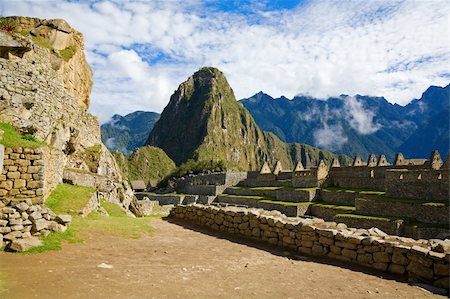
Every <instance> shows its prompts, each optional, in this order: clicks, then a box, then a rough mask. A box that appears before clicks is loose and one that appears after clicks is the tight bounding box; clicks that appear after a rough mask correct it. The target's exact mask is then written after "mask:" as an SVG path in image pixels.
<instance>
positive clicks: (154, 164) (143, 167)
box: [121, 146, 176, 184]
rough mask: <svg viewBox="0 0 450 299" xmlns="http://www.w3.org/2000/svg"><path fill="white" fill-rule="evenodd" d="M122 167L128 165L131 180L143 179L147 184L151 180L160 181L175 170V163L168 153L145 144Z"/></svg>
mask: <svg viewBox="0 0 450 299" xmlns="http://www.w3.org/2000/svg"><path fill="white" fill-rule="evenodd" d="M121 164H122V167H124V166H125V164H127V165H128V167H127V172H128V178H129V179H130V180H143V181H144V182H145V183H146V184H148V183H149V182H150V181H156V182H159V181H161V180H162V179H163V178H165V177H167V176H168V175H170V174H171V173H172V172H173V171H175V169H176V166H175V163H174V162H173V161H172V160H171V159H170V158H169V157H168V156H167V155H166V153H165V152H164V151H163V150H162V149H160V148H157V147H154V146H144V147H141V148H138V149H137V150H135V151H134V152H133V153H132V154H131V155H130V156H129V157H128V159H127V162H126V163H125V162H124V161H122V163H121Z"/></svg>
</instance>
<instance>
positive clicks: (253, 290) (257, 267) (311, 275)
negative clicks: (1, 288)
mask: <svg viewBox="0 0 450 299" xmlns="http://www.w3.org/2000/svg"><path fill="white" fill-rule="evenodd" d="M149 221H150V223H151V225H152V226H153V227H154V228H155V232H154V233H151V234H147V235H145V236H143V237H142V238H140V239H138V240H130V239H125V238H121V237H115V236H111V235H99V234H97V235H93V236H92V238H91V239H90V240H88V241H86V242H85V243H83V244H66V245H64V247H63V250H61V251H52V252H46V253H41V254H34V255H19V254H11V253H1V254H0V272H2V274H3V277H4V278H6V289H7V290H6V291H5V292H4V293H2V294H1V295H0V297H2V298H20V299H24V298H317V299H318V298H432V297H439V296H436V295H433V294H431V293H429V292H428V291H425V290H423V289H420V288H417V287H414V286H410V285H408V284H407V283H404V282H398V281H395V280H393V279H392V277H391V278H381V275H382V274H380V273H376V272H366V273H364V272H363V271H367V270H364V268H355V267H353V268H348V266H346V265H343V264H335V265H330V264H327V263H326V262H324V261H323V260H317V259H312V258H306V257H301V256H295V255H294V256H290V255H289V254H288V253H287V252H284V251H282V250H280V249H276V248H272V247H265V246H264V245H261V244H260V243H252V242H247V241H244V240H241V239H226V238H222V237H221V236H220V235H219V234H215V233H208V232H207V231H204V230H203V229H201V228H198V227H195V226H189V225H187V224H186V225H180V224H182V223H178V224H174V223H170V222H168V221H166V220H162V219H152V220H149ZM205 232H206V233H205ZM101 263H105V264H108V265H112V266H113V268H112V269H105V268H99V267H97V266H98V265H99V264H101ZM346 267H347V268H346Z"/></svg>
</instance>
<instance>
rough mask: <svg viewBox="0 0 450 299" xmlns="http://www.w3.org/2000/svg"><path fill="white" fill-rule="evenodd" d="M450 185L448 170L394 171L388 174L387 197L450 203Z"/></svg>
mask: <svg viewBox="0 0 450 299" xmlns="http://www.w3.org/2000/svg"><path fill="white" fill-rule="evenodd" d="M449 184H450V183H449V172H448V169H447V170H445V169H442V170H433V169H421V170H406V169H392V170H389V171H387V172H386V195H387V196H392V197H399V198H411V199H417V198H418V199H427V200H440V201H447V202H448V200H449V198H450V193H449Z"/></svg>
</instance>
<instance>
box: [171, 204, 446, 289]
mask: <svg viewBox="0 0 450 299" xmlns="http://www.w3.org/2000/svg"><path fill="white" fill-rule="evenodd" d="M270 215H275V214H274V213H273V212H270V213H269V212H267V211H261V210H253V209H251V210H249V209H243V208H217V207H213V206H202V205H190V206H182V205H179V206H176V207H174V208H173V209H172V210H171V212H170V216H171V217H175V218H179V219H184V220H187V221H191V222H194V223H196V224H198V225H202V226H205V227H208V228H211V229H213V230H218V231H222V232H226V233H230V234H237V235H241V236H244V237H249V238H253V239H257V240H261V241H264V242H267V243H270V244H275V245H278V246H283V247H286V248H289V249H291V250H296V251H299V252H301V253H303V254H308V255H315V256H325V257H328V258H331V259H336V260H341V261H345V262H353V263H357V264H361V265H364V266H367V267H370V268H374V269H378V270H382V271H388V272H391V273H395V274H399V275H405V276H409V277H415V278H419V279H420V280H422V281H424V282H426V283H429V284H433V285H434V286H436V287H439V288H444V289H448V288H449V272H450V270H449V261H450V253H449V252H450V244H449V242H448V241H440V240H429V241H426V240H418V241H416V240H413V239H409V238H402V237H398V236H389V235H386V234H384V233H383V232H381V231H379V230H377V229H370V230H364V229H351V228H346V226H345V225H343V224H336V223H334V222H324V221H323V220H320V219H297V220H289V219H288V218H287V217H282V216H281V215H280V214H277V215H276V216H270Z"/></svg>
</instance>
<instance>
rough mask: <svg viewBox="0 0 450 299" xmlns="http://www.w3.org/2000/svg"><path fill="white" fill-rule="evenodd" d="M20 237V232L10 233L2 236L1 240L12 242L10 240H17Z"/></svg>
mask: <svg viewBox="0 0 450 299" xmlns="http://www.w3.org/2000/svg"><path fill="white" fill-rule="evenodd" d="M21 236H22V233H21V232H20V231H12V232H10V233H8V234H6V235H4V236H3V239H4V240H9V241H12V240H15V239H17V238H20V237H21Z"/></svg>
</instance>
